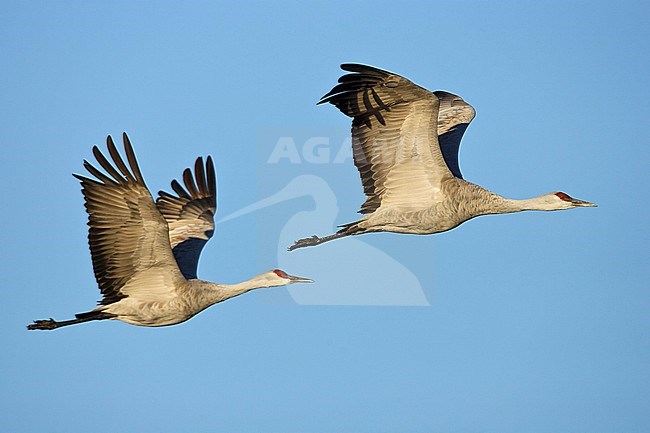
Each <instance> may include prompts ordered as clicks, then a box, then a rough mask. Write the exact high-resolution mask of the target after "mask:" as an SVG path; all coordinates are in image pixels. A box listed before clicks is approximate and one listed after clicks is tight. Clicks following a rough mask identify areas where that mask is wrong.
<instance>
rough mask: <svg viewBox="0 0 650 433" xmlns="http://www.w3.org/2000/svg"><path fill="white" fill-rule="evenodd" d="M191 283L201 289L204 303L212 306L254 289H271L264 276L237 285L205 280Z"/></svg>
mask: <svg viewBox="0 0 650 433" xmlns="http://www.w3.org/2000/svg"><path fill="white" fill-rule="evenodd" d="M191 283H192V284H193V285H195V287H196V288H197V289H199V290H198V291H199V293H201V294H202V296H201V297H202V298H203V302H205V303H209V304H210V305H212V304H216V303H217V302H222V301H225V300H226V299H230V298H234V297H235V296H239V295H243V294H244V293H247V292H250V291H251V290H254V289H259V288H263V287H269V285H268V282H267V281H266V280H265V279H264V278H263V274H262V275H258V276H255V277H253V278H251V279H250V280H248V281H242V282H241V283H235V284H217V283H211V282H209V281H203V280H191Z"/></svg>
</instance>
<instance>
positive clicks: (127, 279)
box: [27, 134, 311, 329]
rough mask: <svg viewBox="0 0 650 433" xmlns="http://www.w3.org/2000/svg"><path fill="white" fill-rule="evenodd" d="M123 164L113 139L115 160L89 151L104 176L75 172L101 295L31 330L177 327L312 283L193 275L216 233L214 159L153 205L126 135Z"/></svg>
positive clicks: (269, 275)
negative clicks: (104, 324) (113, 324)
mask: <svg viewBox="0 0 650 433" xmlns="http://www.w3.org/2000/svg"><path fill="white" fill-rule="evenodd" d="M123 140H124V151H125V154H126V159H127V162H128V166H127V163H125V162H124V160H123V159H122V157H121V156H120V154H119V152H118V151H117V148H116V147H115V144H114V143H113V140H112V138H111V137H110V136H109V137H108V138H107V148H108V152H109V155H110V157H111V159H112V161H113V163H112V164H111V162H110V161H109V160H108V159H107V158H106V157H105V156H104V155H103V154H102V152H101V151H100V150H99V148H98V147H97V146H95V147H93V154H94V156H95V158H96V159H97V162H98V163H99V165H100V166H101V167H102V168H103V169H104V171H105V173H104V172H102V171H101V170H99V169H97V168H96V167H94V166H93V165H92V164H90V163H89V162H87V161H84V167H85V168H86V169H87V170H88V172H89V173H90V174H91V175H92V176H94V178H90V177H86V176H81V175H78V174H75V175H74V176H75V177H76V178H77V179H79V181H80V182H81V186H82V193H83V195H84V198H85V202H86V204H85V207H86V212H87V213H88V226H89V231H88V243H89V246H90V252H91V256H92V263H93V270H94V273H95V278H96V280H97V284H98V285H99V290H100V292H101V294H102V295H103V299H102V300H101V301H100V303H99V306H98V307H97V308H95V309H94V310H92V311H89V312H86V313H80V314H77V315H76V318H75V319H72V320H67V321H60V322H57V321H55V320H53V319H48V320H37V321H35V322H34V323H32V324H31V325H28V327H27V328H28V329H56V328H58V327H61V326H67V325H72V324H75V323H82V322H87V321H91V320H103V319H114V320H120V321H123V322H126V323H130V324H133V325H141V326H165V325H174V324H177V323H181V322H183V321H185V320H187V319H189V318H191V317H192V316H194V315H195V314H197V313H199V312H200V311H202V310H204V309H205V308H207V307H209V306H211V305H213V304H215V303H218V302H221V301H224V300H226V299H229V298H232V297H234V296H237V295H240V294H243V293H246V292H248V291H250V290H253V289H256V288H262V287H274V286H282V285H286V284H290V283H295V282H310V281H311V280H309V279H306V278H301V277H295V276H291V275H288V274H286V273H285V272H284V271H281V270H279V269H274V270H271V271H268V272H265V273H263V274H260V275H258V276H256V277H253V278H252V279H250V280H248V281H244V282H242V283H238V284H216V283H211V282H207V281H203V280H199V279H197V278H196V269H197V265H198V260H199V255H200V253H201V250H202V248H203V246H204V245H205V243H206V242H207V241H208V239H210V237H211V236H212V233H213V232H214V213H215V211H216V176H215V172H214V165H213V162H212V158H210V157H208V158H207V160H206V163H205V167H204V164H203V159H202V158H200V157H199V158H198V159H197V160H196V163H195V166H194V175H195V177H193V176H192V172H191V170H190V169H186V170H185V171H184V173H183V182H184V184H185V188H183V187H182V186H181V185H180V184H179V183H178V182H177V181H175V180H174V181H173V182H172V189H173V190H174V191H175V192H176V194H177V195H173V194H169V193H166V192H159V197H158V200H157V202H156V203H154V201H153V198H152V196H151V194H150V193H149V190H148V189H147V186H146V185H145V183H144V179H143V177H142V173H141V172H140V168H139V167H138V163H137V161H136V158H135V153H134V152H133V147H132V146H131V143H130V141H129V139H128V137H127V136H126V134H124V135H123Z"/></svg>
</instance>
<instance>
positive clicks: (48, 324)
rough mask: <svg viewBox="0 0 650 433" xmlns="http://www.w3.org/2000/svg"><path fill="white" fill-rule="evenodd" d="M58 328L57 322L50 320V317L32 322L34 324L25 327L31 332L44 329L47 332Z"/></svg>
mask: <svg viewBox="0 0 650 433" xmlns="http://www.w3.org/2000/svg"><path fill="white" fill-rule="evenodd" d="M58 327H59V322H57V321H56V320H54V319H52V318H51V317H50V318H49V319H45V320H34V323H32V324H30V325H27V329H30V330H33V329H44V330H49V329H56V328H58Z"/></svg>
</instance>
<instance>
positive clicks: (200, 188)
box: [156, 156, 217, 279]
mask: <svg viewBox="0 0 650 433" xmlns="http://www.w3.org/2000/svg"><path fill="white" fill-rule="evenodd" d="M195 178H196V181H195ZM183 183H184V184H185V188H183V186H182V185H181V184H180V183H178V182H177V181H176V180H175V179H174V180H173V181H172V189H173V190H174V192H175V193H176V194H177V195H173V194H170V193H167V192H165V191H159V192H158V196H159V197H158V199H157V200H156V206H158V209H159V210H160V212H161V213H162V215H163V217H165V219H166V220H167V224H169V239H170V242H171V246H172V251H173V252H174V257H175V258H176V262H177V263H178V267H179V268H180V270H181V272H182V273H183V275H184V276H185V278H187V279H191V278H196V269H197V266H198V263H199V256H200V255H201V250H203V247H204V246H205V244H206V243H207V242H208V240H210V238H211V237H212V234H213V233H214V214H215V212H216V210H217V181H216V176H215V172H214V164H213V163H212V158H211V157H210V156H208V158H207V160H206V162H205V168H204V167H203V158H201V157H199V158H197V159H196V163H195V164H194V177H192V171H191V170H190V169H189V168H186V169H185V171H183Z"/></svg>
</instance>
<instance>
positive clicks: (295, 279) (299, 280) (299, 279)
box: [287, 275, 314, 283]
mask: <svg viewBox="0 0 650 433" xmlns="http://www.w3.org/2000/svg"><path fill="white" fill-rule="evenodd" d="M287 276H288V277H289V280H291V283H313V282H314V280H311V279H309V278H303V277H296V276H294V275H287Z"/></svg>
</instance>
